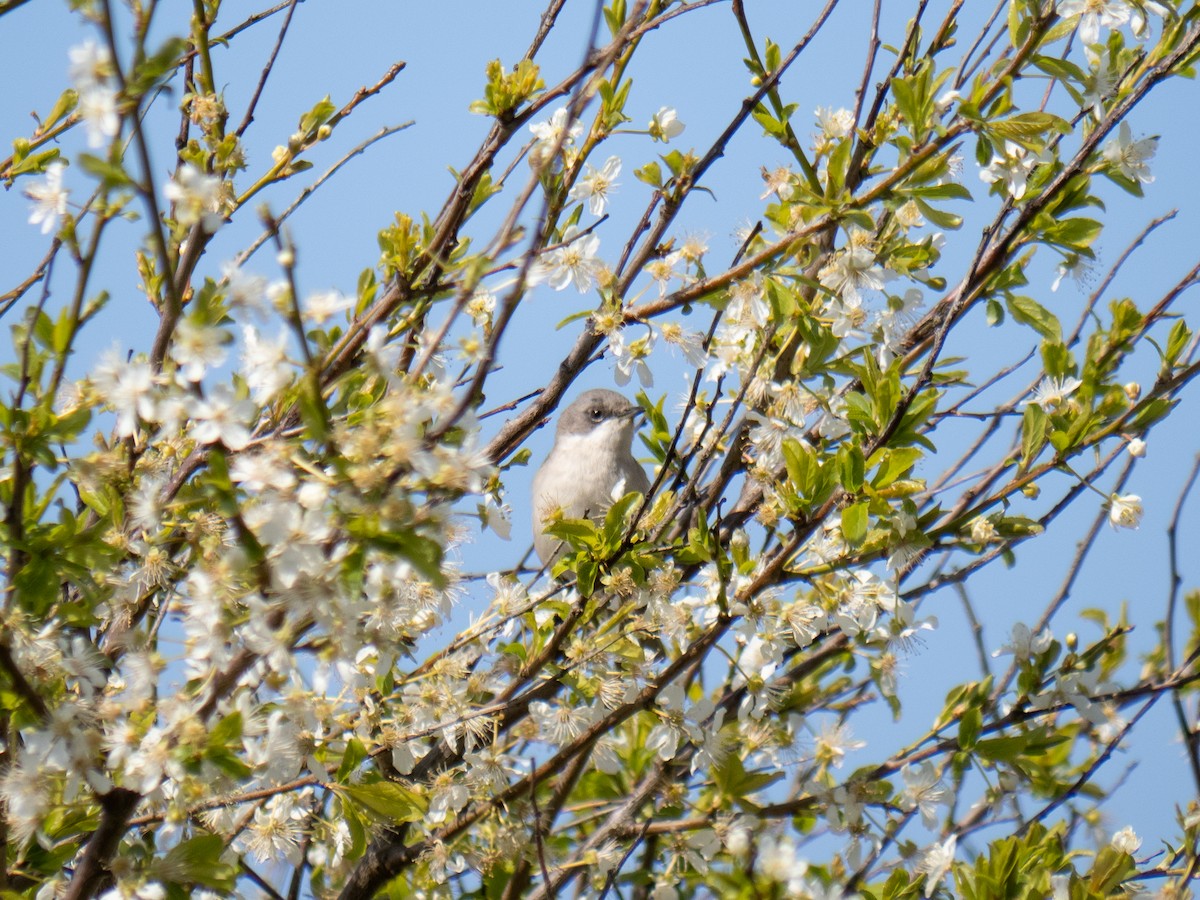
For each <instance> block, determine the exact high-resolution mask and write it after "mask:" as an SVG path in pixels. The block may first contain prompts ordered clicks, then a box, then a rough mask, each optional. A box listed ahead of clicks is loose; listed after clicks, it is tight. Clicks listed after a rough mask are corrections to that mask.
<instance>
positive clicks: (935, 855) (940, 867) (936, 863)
mask: <svg viewBox="0 0 1200 900" xmlns="http://www.w3.org/2000/svg"><path fill="white" fill-rule="evenodd" d="M957 843H958V835H955V834H952V835H950V837H948V838H946V840H944V841H942V842H941V843H940V844H933V845H932V846H931V847H930V848H929V849H928V850H926V851H925V855H924V857H922V859H921V861H920V862H919V863H917V871H918V872H920V873H923V874H924V875H925V896H926V897H931V896H933V892H934V891H935V890H937V886H938V883H939V882H940V881H941V880H942V879H943V878H945V877H946V874H947V873H948V872H949V871H950V867H951V866H953V865H954V850H955V846H956V845H957Z"/></svg>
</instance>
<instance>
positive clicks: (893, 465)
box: [870, 447, 925, 490]
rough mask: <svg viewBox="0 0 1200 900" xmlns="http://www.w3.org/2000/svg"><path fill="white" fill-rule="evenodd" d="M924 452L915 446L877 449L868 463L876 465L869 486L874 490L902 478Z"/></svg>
mask: <svg viewBox="0 0 1200 900" xmlns="http://www.w3.org/2000/svg"><path fill="white" fill-rule="evenodd" d="M924 456H925V453H924V452H923V451H922V450H920V449H919V448H917V447H897V448H891V449H882V450H878V451H876V452H875V453H873V454H872V455H871V461H870V465H871V466H875V465H878V466H879V469H878V471H876V472H875V477H874V478H872V479H871V487H873V488H875V489H876V490H879V489H882V488H885V487H887V486H888V485H890V484H892V483H894V482H895V481H897V480H898V479H900V478H903V477H904V476H905V475H906V474H907V473H908V472H909V470H911V469H912V467H913V466H914V465H916V464H917V461H918V460H920V459H921V458H923V457H924Z"/></svg>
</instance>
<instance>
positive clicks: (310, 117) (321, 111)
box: [300, 94, 337, 135]
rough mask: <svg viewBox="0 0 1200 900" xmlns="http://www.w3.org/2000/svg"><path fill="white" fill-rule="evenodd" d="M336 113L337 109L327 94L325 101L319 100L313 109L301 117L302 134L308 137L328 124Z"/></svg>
mask: <svg viewBox="0 0 1200 900" xmlns="http://www.w3.org/2000/svg"><path fill="white" fill-rule="evenodd" d="M336 111H337V107H336V106H334V105H333V101H332V100H330V99H329V95H328V94H326V95H325V99H323V100H319V101H318V102H317V104H316V105H315V106H313V108H312V109H310V110H309V111H308V112H306V113H305V114H304V115H302V116H301V117H300V133H301V134H304V135H308V134H311V133H312V132H313V131H316V129H318V128H320V127H321V126H322V125H324V124H325V123H326V122H328V121H329V119H330V117H331V116H332V115H333V114H334V112H336Z"/></svg>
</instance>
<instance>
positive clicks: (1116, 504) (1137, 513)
mask: <svg viewBox="0 0 1200 900" xmlns="http://www.w3.org/2000/svg"><path fill="white" fill-rule="evenodd" d="M1143 512H1144V510H1143V508H1142V498H1141V497H1139V496H1138V495H1137V494H1113V495H1112V497H1110V498H1109V502H1108V524H1109V525H1111V526H1112V527H1113V528H1137V527H1138V526H1139V525H1140V524H1141V523H1142V513H1143Z"/></svg>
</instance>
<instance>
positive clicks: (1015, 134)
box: [987, 112, 1071, 148]
mask: <svg viewBox="0 0 1200 900" xmlns="http://www.w3.org/2000/svg"><path fill="white" fill-rule="evenodd" d="M987 130H988V132H989V133H990V134H991V135H994V136H995V137H999V138H1002V139H1004V140H1009V141H1015V142H1016V143H1018V144H1022V145H1024V146H1027V147H1028V146H1033V147H1035V148H1037V146H1038V144H1039V143H1040V141H1039V138H1041V137H1042V136H1043V135H1045V134H1046V133H1047V132H1050V131H1057V132H1058V133H1059V134H1070V133H1071V125H1070V123H1069V122H1067V121H1066V120H1065V119H1062V118H1060V117H1058V116H1055V115H1052V114H1051V113H1047V112H1027V113H1018V114H1017V115H1015V116H1011V117H1009V118H1007V119H1001V120H1000V121H998V122H989V123H988V125H987Z"/></svg>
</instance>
